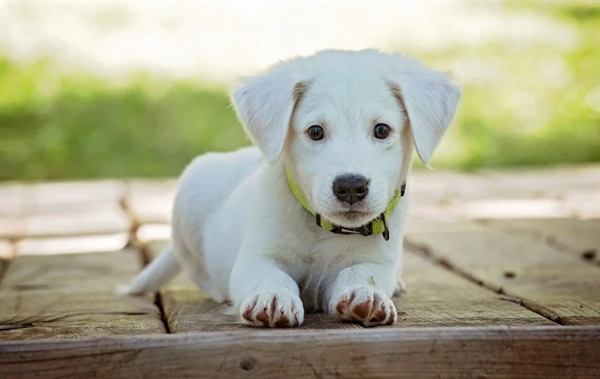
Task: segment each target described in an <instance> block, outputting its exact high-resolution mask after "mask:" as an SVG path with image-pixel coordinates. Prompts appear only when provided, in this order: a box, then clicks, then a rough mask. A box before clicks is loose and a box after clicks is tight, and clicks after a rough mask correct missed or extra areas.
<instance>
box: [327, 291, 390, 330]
mask: <svg viewBox="0 0 600 379" xmlns="http://www.w3.org/2000/svg"><path fill="white" fill-rule="evenodd" d="M329 312H330V313H331V314H332V315H335V317H336V318H337V319H339V320H343V321H354V322H360V323H361V324H363V325H364V326H377V325H390V324H393V323H395V322H396V320H397V318H398V314H397V312H396V307H395V306H394V303H393V302H392V301H391V300H390V299H389V298H388V297H387V296H386V295H385V294H384V293H382V292H380V291H373V290H372V289H370V288H369V287H354V288H350V289H347V290H344V291H342V292H341V293H339V294H337V295H336V296H334V297H333V299H332V300H331V303H330V304H329Z"/></svg>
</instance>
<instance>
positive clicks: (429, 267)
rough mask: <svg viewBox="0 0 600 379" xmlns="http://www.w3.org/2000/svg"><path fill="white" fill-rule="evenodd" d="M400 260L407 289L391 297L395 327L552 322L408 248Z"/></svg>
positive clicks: (538, 323)
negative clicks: (402, 263) (403, 265)
mask: <svg viewBox="0 0 600 379" xmlns="http://www.w3.org/2000/svg"><path fill="white" fill-rule="evenodd" d="M404 263H405V268H404V274H403V278H404V280H405V283H406V285H407V291H406V293H404V294H402V296H400V297H399V298H397V299H395V300H394V303H395V304H396V308H397V309H398V313H399V314H398V323H397V324H396V327H428V326H477V325H481V326H493V325H552V324H553V323H552V322H551V321H549V320H547V319H546V318H544V317H542V316H540V315H538V314H536V313H534V312H531V311H530V310H528V309H526V308H524V307H522V306H520V305H519V304H517V303H514V302H510V301H506V299H504V298H503V297H501V296H499V295H498V294H496V293H494V292H493V291H490V290H489V289H486V288H484V287H481V286H479V285H477V284H474V283H473V282H471V281H469V280H466V279H465V278H462V277H460V276H459V275H457V274H456V273H453V272H451V271H448V270H446V269H444V268H442V267H440V266H437V265H434V264H433V263H431V262H430V261H429V260H426V259H425V258H423V257H421V256H418V255H417V254H415V253H414V252H412V251H411V250H410V249H405V253H404Z"/></svg>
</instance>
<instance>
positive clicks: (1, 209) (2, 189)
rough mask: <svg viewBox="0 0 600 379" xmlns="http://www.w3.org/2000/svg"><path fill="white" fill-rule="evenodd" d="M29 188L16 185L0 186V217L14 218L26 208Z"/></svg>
mask: <svg viewBox="0 0 600 379" xmlns="http://www.w3.org/2000/svg"><path fill="white" fill-rule="evenodd" d="M29 196H30V187H29V186H25V185H23V184H18V183H10V184H2V185H0V215H2V216H13V217H14V216H16V215H19V214H21V213H24V212H25V211H26V209H27V208H28V201H27V199H28V197H29Z"/></svg>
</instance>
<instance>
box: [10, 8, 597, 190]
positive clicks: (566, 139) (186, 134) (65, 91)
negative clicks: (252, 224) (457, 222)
mask: <svg viewBox="0 0 600 379" xmlns="http://www.w3.org/2000/svg"><path fill="white" fill-rule="evenodd" d="M472 6H473V7H475V5H472ZM4 11H6V9H4ZM486 11H487V12H488V13H490V14H492V15H494V14H495V13H494V12H498V13H499V14H502V15H520V14H522V15H526V16H527V15H529V16H531V17H534V18H535V20H538V21H539V20H542V21H543V22H544V23H545V24H544V25H546V26H545V27H548V28H550V29H553V28H555V27H556V28H557V29H558V30H568V33H569V36H570V37H569V39H568V41H567V42H562V43H561V44H558V43H557V42H556V41H554V40H553V38H552V37H549V38H546V39H543V38H542V39H534V41H533V42H528V43H521V42H522V41H520V40H519V38H518V34H517V38H515V36H514V33H513V34H512V35H511V34H510V33H508V32H509V31H510V30H511V28H512V27H513V25H511V24H510V23H503V21H502V18H500V19H499V20H500V21H498V23H499V25H498V28H499V29H500V31H499V32H498V33H497V34H498V35H499V36H501V38H500V37H499V38H492V39H485V40H484V41H483V42H477V40H475V42H473V41H472V40H467V41H466V42H464V43H461V42H456V41H454V42H451V43H450V42H449V43H446V44H441V45H439V46H436V47H435V48H427V49H421V48H420V47H419V46H416V45H410V46H404V45H402V44H401V43H398V44H395V43H394V41H391V42H389V43H388V44H387V45H386V46H385V50H388V51H402V52H405V53H408V54H410V55H414V56H416V57H418V58H419V59H421V60H423V61H424V62H426V63H427V64H429V65H431V66H433V67H436V68H439V69H450V70H452V71H455V77H456V80H457V81H458V82H459V83H460V84H461V86H462V87H463V98H462V103H461V105H460V108H459V113H458V117H457V118H456V119H455V122H454V125H453V128H452V129H451V131H450V132H449V133H448V135H447V138H446V139H445V140H444V141H443V143H442V145H441V146H440V148H439V151H438V152H437V155H436V158H435V160H434V162H433V165H434V166H436V167H449V168H458V169H474V168H481V167H507V166H519V165H528V166H531V165H550V164H557V163H576V162H598V161H600V118H599V115H600V113H599V112H600V58H599V54H600V48H599V38H600V34H599V30H600V29H599V27H600V7H599V5H598V2H596V1H593V2H585V1H584V2H562V3H548V4H539V3H534V2H522V3H519V2H507V3H502V4H501V6H500V7H495V8H494V9H492V10H489V9H486ZM535 25H536V24H534V25H533V26H531V27H532V28H535ZM457 27H458V26H457ZM477 30H478V29H477V25H474V26H473V27H472V28H471V29H468V28H467V29H465V31H464V33H475V34H476V33H477ZM504 30H506V35H505V33H504ZM406 38H408V39H409V38H410V36H407V37H406ZM559 45H560V46H559ZM333 47H335V46H333ZM274 55H277V52H275V53H274ZM219 83H222V84H219ZM228 87H229V84H228V83H227V81H219V80H206V77H204V80H203V78H202V76H201V75H196V76H193V77H192V76H191V75H188V76H187V77H180V78H174V77H173V76H169V75H161V74H160V73H157V72H155V71H153V70H145V69H143V68H141V69H136V70H135V71H134V72H129V73H128V74H127V75H125V76H123V75H121V76H119V77H118V80H115V79H107V78H106V77H104V76H103V75H99V74H97V73H96V72H94V70H91V69H90V70H88V69H86V68H85V67H79V68H76V69H74V68H72V67H69V68H67V69H65V67H63V66H62V65H61V63H60V62H59V61H57V60H56V59H53V57H52V55H51V54H50V55H47V56H41V57H39V56H38V57H35V58H34V59H20V58H14V57H11V54H10V49H9V48H6V47H4V46H3V49H2V57H1V58H0V180H42V179H73V178H97V177H132V176H133V177H166V176H176V175H178V174H179V173H180V172H181V170H182V169H183V167H184V166H185V165H186V164H187V163H188V162H189V161H190V160H191V159H192V158H193V157H194V156H196V155H198V154H201V153H203V152H206V151H209V150H213V151H227V150H231V149H235V148H237V147H240V146H244V145H247V144H248V140H247V138H246V137H245V136H244V134H243V132H242V129H241V127H240V125H239V124H238V122H237V120H236V117H235V114H234V112H233V109H232V108H231V106H230V104H229V100H228V96H227V91H228Z"/></svg>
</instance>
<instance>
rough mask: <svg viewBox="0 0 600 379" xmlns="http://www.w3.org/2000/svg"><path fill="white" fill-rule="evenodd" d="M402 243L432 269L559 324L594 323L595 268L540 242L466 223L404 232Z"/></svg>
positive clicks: (598, 285) (599, 311)
mask: <svg viewBox="0 0 600 379" xmlns="http://www.w3.org/2000/svg"><path fill="white" fill-rule="evenodd" d="M405 243H406V244H407V245H408V246H409V247H411V248H412V249H413V250H415V251H416V252H418V253H420V254H421V255H423V256H424V257H426V258H427V259H429V260H430V261H433V262H434V263H435V264H437V265H438V266H442V267H445V268H446V269H448V270H452V271H454V272H455V273H457V274H459V275H461V276H463V277H464V278H465V279H467V280H469V281H471V282H473V283H476V284H478V285H480V286H482V287H484V288H487V289H489V290H491V291H494V292H496V293H498V294H500V295H503V296H504V299H505V300H509V301H513V302H515V303H517V304H520V305H521V306H523V307H525V308H527V309H529V310H531V311H533V312H535V313H537V314H539V315H541V316H543V317H545V318H547V319H549V320H551V321H552V322H555V323H557V324H559V325H590V324H591V325H598V324H600V272H599V271H598V270H597V267H596V266H595V265H589V264H587V263H584V262H581V260H579V259H577V258H576V257H572V256H569V255H566V254H563V253H561V252H558V251H556V250H555V249H553V248H551V247H549V246H547V245H546V244H544V243H541V242H539V241H538V242H535V241H533V240H531V239H529V238H524V237H523V236H513V235H510V234H506V233H501V232H497V231H493V230H489V229H487V228H484V227H482V226H480V225H476V224H472V223H468V222H457V223H455V224H453V225H450V226H449V225H435V224H431V225H430V226H428V227H423V228H421V229H420V230H416V231H414V232H412V233H408V235H407V236H406V238H405Z"/></svg>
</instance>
